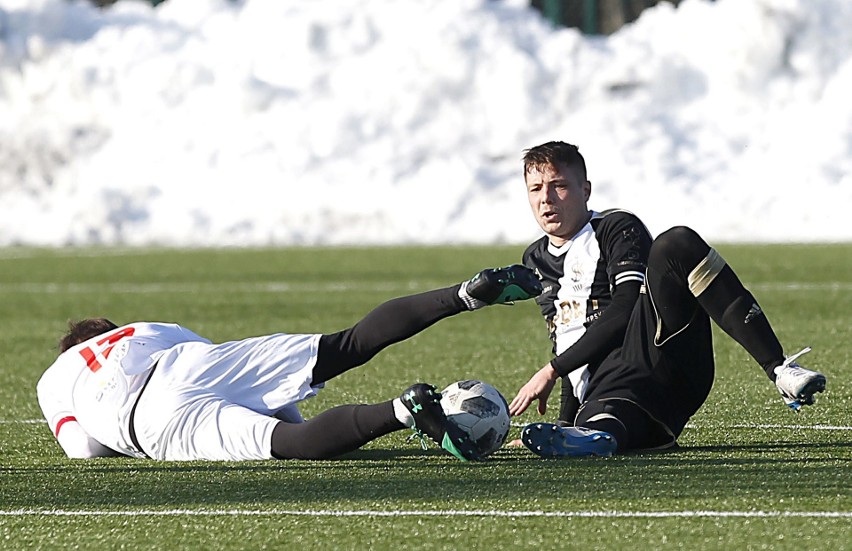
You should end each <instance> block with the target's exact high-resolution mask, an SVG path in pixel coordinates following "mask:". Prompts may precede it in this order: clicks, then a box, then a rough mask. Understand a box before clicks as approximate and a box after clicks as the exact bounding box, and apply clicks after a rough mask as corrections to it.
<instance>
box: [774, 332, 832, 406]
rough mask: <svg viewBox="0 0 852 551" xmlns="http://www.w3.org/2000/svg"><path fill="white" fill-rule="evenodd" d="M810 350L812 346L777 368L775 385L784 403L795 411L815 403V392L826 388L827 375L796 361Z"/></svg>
mask: <svg viewBox="0 0 852 551" xmlns="http://www.w3.org/2000/svg"><path fill="white" fill-rule="evenodd" d="M810 351H811V349H810V348H805V349H804V350H802V351H801V352H799V353H798V354H793V355H792V356H790V357H789V358H787V359H786V360H784V363H783V364H781V365H779V366H778V367H776V368H775V386H776V387H777V388H778V392H780V393H781V398H783V399H784V403H785V404H787V406H788V407H789V408H790V409H792V410H793V411H795V412H798V411H799V410H800V409H801V408H802V406H810V405H813V403H814V402H815V401H816V399H815V398H814V394H816V393H817V392H822V391H824V390H825V375H823V374H822V373H819V372H817V371H811V370H810V369H805V368H804V367H802V366H800V365H799V364H798V363H797V362H796V358H798V357H799V356H801V355H802V354H805V353H807V352H810Z"/></svg>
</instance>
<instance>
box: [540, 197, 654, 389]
mask: <svg viewBox="0 0 852 551" xmlns="http://www.w3.org/2000/svg"><path fill="white" fill-rule="evenodd" d="M650 247H651V235H650V233H649V232H648V230H647V228H645V225H644V224H643V223H642V221H641V220H639V218H638V217H636V216H635V215H634V214H632V213H630V212H627V211H624V210H615V209H614V210H607V211H604V212H593V213H592V218H591V220H589V222H588V223H587V224H586V225H585V226H584V227H583V228H582V229H581V230H580V232H579V233H577V235H575V236H574V237H573V238H572V239H571V240H570V241H568V242H567V243H565V244H564V245H562V246H561V247H555V246H553V245H552V244H551V243H550V241H549V239H548V237H547V236H544V237H542V238H541V239H539V240H538V241H536V242H534V243H532V244H531V245H530V246H529V247H528V248H527V249H526V251H525V252H524V256H523V263H524V264H525V265H526V266H528V267H530V268H532V269H534V270H535V271H536V272H537V273H538V275H539V277H540V278H541V280H542V285H543V287H544V292H543V293H542V294H541V295H540V296H539V297H537V298H536V302H537V303H538V305H539V307H540V308H541V313H542V314H543V315H544V318H545V320H546V321H547V327H548V331H549V333H550V339H551V341H552V342H553V353H554V355H556V357H555V358H554V360H553V361H552V362H551V365H553V367H554V369H556V371H557V372H558V373H559V374H560V375H561V376H563V377H565V376H567V375H569V374H572V372H574V371H575V370H578V369H581V368H583V367H584V366H586V365H589V364H590V362H592V363H594V362H596V361H598V360H601V359H603V357H605V356H606V355H607V354H609V352H610V351H611V350H612V349H613V348H615V347H618V346H619V345H620V344H621V339H623V336H624V328H625V327H626V325H627V319H628V317H629V314H630V311H631V310H632V308H633V304H634V303H635V299H636V296H637V295H638V288H639V286H640V285H641V284H642V283H643V282H644V280H645V268H646V266H647V261H648V251H649V250H650ZM622 284H626V285H628V286H630V287H631V288H632V294H631V295H630V296H629V297H628V298H627V303H626V304H625V305H624V307H623V308H622V310H623V312H621V313H620V314H619V316H618V319H612V320H605V319H602V315H603V313H604V312H605V311H606V309H607V308H608V307H609V306H610V304H611V303H612V301H613V294H614V292H615V290H616V287H617V286H619V285H622ZM604 318H606V316H604ZM613 318H615V317H613ZM597 321H601V322H602V323H601V324H597V323H596V322H597ZM592 327H594V330H591V328H592ZM581 339H582V340H583V342H582V343H579V344H578V345H577V346H574V345H575V344H577V343H578V341H580V340H581ZM591 367H592V368H593V367H594V366H593V365H592V366H591ZM571 378H572V380H573V378H574V377H573V376H572V377H571ZM575 387H576V384H575ZM578 397H580V395H579V394H578Z"/></svg>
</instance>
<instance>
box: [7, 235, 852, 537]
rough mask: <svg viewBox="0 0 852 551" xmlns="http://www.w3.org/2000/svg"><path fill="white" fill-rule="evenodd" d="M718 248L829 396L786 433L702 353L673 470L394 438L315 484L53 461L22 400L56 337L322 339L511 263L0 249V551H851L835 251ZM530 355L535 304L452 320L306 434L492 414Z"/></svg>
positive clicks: (288, 465) (338, 393)
mask: <svg viewBox="0 0 852 551" xmlns="http://www.w3.org/2000/svg"><path fill="white" fill-rule="evenodd" d="M718 248H719V250H720V252H721V253H722V254H723V256H725V258H726V259H728V261H729V262H730V264H731V265H732V266H733V267H734V268H735V269H736V270H737V272H738V273H739V274H740V276H741V278H742V279H743V281H744V282H745V283H746V285H747V286H748V287H749V288H750V289H751V290H752V291H753V292H754V294H755V295H756V296H757V297H758V299H759V300H760V302H761V305H762V306H763V308H764V310H765V311H766V312H767V314H768V316H769V319H770V321H771V322H772V323H773V326H774V327H775V329H776V331H777V333H778V335H779V337H780V338H781V341H782V343H783V344H784V346H785V349H786V351H787V352H788V353H793V352H797V351H798V350H799V349H800V348H802V347H804V346H812V347H813V349H814V350H813V352H811V353H810V354H808V355H806V356H803V357H802V358H801V359H800V361H801V363H802V364H803V365H805V366H808V367H811V368H814V369H818V370H820V371H822V372H823V373H825V374H826V375H827V377H828V390H827V391H826V392H825V393H824V394H822V395H819V398H818V402H817V405H816V406H814V407H811V408H805V409H804V410H803V411H802V413H800V414H798V415H797V414H794V413H793V412H791V411H789V410H787V408H786V407H785V406H784V405H783V403H782V402H781V399H780V397H779V396H778V394H777V391H776V390H775V388H774V385H772V384H771V383H770V382H769V381H768V379H766V377H765V375H764V374H763V372H762V371H761V369H760V368H759V367H758V366H757V364H756V363H755V362H754V361H752V360H751V359H750V357H749V356H748V355H747V354H746V353H745V352H744V351H743V350H742V349H741V348H739V347H738V346H737V345H736V344H735V343H733V341H731V340H730V339H729V338H728V337H727V336H725V335H724V334H722V333H721V332H720V331H716V332H715V336H716V360H717V371H718V373H717V379H716V384H715V386H714V389H713V391H712V393H711V395H710V397H709V399H708V402H707V404H706V405H705V406H704V408H703V409H702V410H701V411H699V413H698V414H697V415H696V416H695V417H694V418H693V420H692V421H691V423H690V424H689V426H688V427H687V429H686V430H685V432H684V433H683V435H682V436H681V439H680V443H681V446H682V448H681V449H680V450H679V451H677V452H671V453H657V454H653V453H649V454H639V455H626V456H618V457H613V458H608V459H585V458H584V459H567V460H546V461H545V460H540V459H538V458H536V457H535V456H533V455H531V454H530V453H529V452H527V451H526V450H525V449H523V448H520V449H518V448H504V449H502V450H500V451H498V452H497V453H496V454H495V455H494V456H493V457H492V459H491V460H490V461H487V462H485V463H482V464H475V465H471V464H464V463H461V462H459V461H457V460H456V459H454V458H453V457H451V456H449V455H446V454H444V453H442V452H440V451H439V450H437V449H435V448H434V447H431V448H430V449H429V450H427V451H423V450H421V449H420V446H419V444H418V443H417V442H416V441H409V440H408V439H407V434H406V433H403V432H399V433H395V434H392V435H389V436H387V437H384V438H381V439H379V440H376V441H374V442H372V443H371V444H370V445H368V446H367V447H365V448H364V449H362V450H359V451H357V452H354V453H351V454H349V455H346V456H344V457H342V458H339V459H336V460H330V461H316V462H307V461H286V462H273V461H269V462H243V463H205V462H190V463H156V462H153V461H148V460H136V459H124V458H113V459H96V460H69V459H67V458H65V457H64V455H63V453H62V451H61V449H60V448H59V447H58V445H57V444H56V443H55V442H54V440H53V437H52V435H51V434H50V431H49V429H48V428H47V426H46V424H45V423H44V422H42V421H41V420H40V419H41V413H40V410H39V408H38V404H37V402H36V398H35V391H34V387H35V383H36V381H37V380H38V377H39V375H40V374H41V372H42V371H43V370H44V369H45V368H46V367H47V366H48V365H49V364H50V363H51V362H52V361H53V359H54V358H55V354H56V349H55V344H56V340H57V338H58V337H59V336H60V335H61V333H62V332H63V330H64V328H65V324H66V322H67V320H69V319H78V318H81V317H90V316H106V317H109V318H110V319H112V320H113V321H115V322H116V323H119V324H121V323H128V322H131V321H139V320H145V321H173V322H177V323H180V324H182V325H184V326H186V327H189V328H190V329H192V330H194V331H196V332H198V333H199V334H201V335H204V336H206V337H208V338H211V339H213V340H214V341H225V340H233V339H238V338H243V337H248V336H252V335H260V334H267V333H274V332H291V333H322V332H332V331H337V330H340V329H343V328H345V327H347V326H349V325H351V324H353V323H355V322H356V321H358V319H359V318H360V317H361V316H362V315H364V314H365V313H366V312H367V311H369V310H370V309H371V308H372V307H374V306H375V305H377V304H379V303H380V302H381V301H383V300H386V299H389V298H393V297H396V296H400V295H403V294H409V293H413V292H418V291H425V290H429V289H432V288H436V287H440V286H448V285H451V284H454V283H457V282H458V281H461V280H463V279H467V278H468V277H470V276H471V275H473V274H474V273H476V272H477V271H479V270H480V269H481V268H484V267H488V266H500V265H507V264H511V263H514V262H516V261H517V260H518V259H519V257H520V253H521V251H522V247H511V246H503V247H487V248H486V247H423V248H346V249H343V248H341V249H334V248H320V249H307V248H306V249H270V250H244V249H231V250H200V251H183V250H181V251H172V250H115V249H104V250H100V249H85V250H67V251H54V250H33V249H5V250H0V477H2V480H0V546H2V547H3V548H4V549H58V548H81V549H119V548H134V547H147V548H175V549H180V548H186V549H263V548H270V549H271V548H283V547H285V546H300V548H301V547H302V546H303V547H304V548H305V549H464V548H469V549H497V548H506V549H513V548H520V549H551V548H553V549H556V548H558V549H622V548H627V547H631V548H648V547H651V548H683V549H815V548H825V549H852V543H850V540H852V538H850V534H852V461H850V460H852V383H850V379H852V353H850V343H852V245H844V244H840V245H783V246H782V245H761V246H757V245H738V246H732V245H727V246H719V247H718ZM549 349H550V344H549V341H548V339H547V335H546V331H545V328H544V323H543V321H542V320H541V319H540V316H539V315H538V312H537V308H536V306H535V305H534V304H532V303H529V302H528V303H520V304H517V305H515V306H512V307H503V306H500V307H491V308H488V309H485V310H483V311H479V312H474V313H465V314H462V315H459V316H456V317H453V318H449V319H446V320H443V321H441V322H440V323H438V324H437V325H435V326H434V327H432V328H430V329H428V330H427V331H426V332H424V333H422V334H420V335H418V336H416V337H414V338H412V339H410V340H409V341H406V342H403V343H399V344H396V345H394V346H392V347H390V348H389V349H387V350H385V351H384V352H383V353H381V354H380V355H379V356H377V357H376V358H375V359H374V360H373V361H372V362H370V363H369V364H368V365H366V366H364V367H362V368H359V369H356V370H354V371H351V372H349V373H346V374H344V375H343V376H341V377H339V378H338V379H335V380H333V381H332V382H330V383H329V384H328V385H327V387H326V389H325V390H324V391H322V392H321V393H320V395H319V396H317V397H316V398H313V399H311V400H308V401H306V402H305V403H304V404H303V407H302V411H303V413H304V414H305V416H307V417H310V416H312V415H315V414H316V413H318V412H320V411H323V410H325V409H327V408H329V407H332V406H334V405H338V404H343V403H361V402H376V401H380V400H386V399H388V398H391V397H394V396H396V395H398V394H399V393H400V392H401V391H402V390H403V389H404V388H405V387H407V386H409V385H410V384H412V383H413V382H417V381H420V380H423V381H427V382H431V383H433V384H435V385H438V386H439V387H442V386H444V385H446V384H449V383H450V382H452V381H455V380H458V379H465V378H478V379H483V380H485V381H488V382H490V383H492V384H494V385H495V386H497V387H498V388H499V389H500V390H501V391H503V393H504V394H505V395H506V397H507V398H508V399H511V398H512V396H514V392H515V391H516V390H517V389H518V388H519V387H520V386H521V385H522V384H523V383H524V382H526V380H527V378H528V377H529V376H530V375H531V374H532V373H533V372H535V370H537V369H538V368H539V367H540V366H541V365H543V364H544V363H545V362H547V361H548V360H549ZM556 401H557V400H556V397H554V398H553V400H552V401H551V402H552V403H551V406H552V407H553V409H554V410H555V409H556V406H557V403H556ZM537 419H539V416H538V415H537V414H535V413H533V412H532V411H529V412H527V413H525V414H524V415H523V416H521V417H520V418H518V419H515V422H516V424H517V425H520V424H523V423H527V422H532V421H535V420H537ZM545 419H547V420H552V417H550V416H549V415H548V416H546V417H545ZM519 430H520V427H519V426H514V427H513V433H512V436H513V437H514V436H517V434H518V432H519Z"/></svg>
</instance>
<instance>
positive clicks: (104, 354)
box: [80, 327, 136, 373]
mask: <svg viewBox="0 0 852 551" xmlns="http://www.w3.org/2000/svg"><path fill="white" fill-rule="evenodd" d="M135 331H136V329H135V328H133V327H125V328H124V329H122V330H121V331H117V332H115V333H113V334H112V335H107V336H106V337H104V338H102V339H101V340H99V341H97V342H96V343H95V346H96V347H97V350H92V347H90V346H87V347H85V348H83V349H82V350H80V355H81V356H83V359H84V360H86V365H87V366H89V369H91V370H92V373H94V372H96V371H97V370H98V369H100V368H101V367H102V364H101V362H102V361H106V359H107V358H109V353H110V352H112V349H113V347H115V343H117V342H118V341H120V340H121V339H123V338H124V337H129V336H130V335H132V334H133V333H134V332H135Z"/></svg>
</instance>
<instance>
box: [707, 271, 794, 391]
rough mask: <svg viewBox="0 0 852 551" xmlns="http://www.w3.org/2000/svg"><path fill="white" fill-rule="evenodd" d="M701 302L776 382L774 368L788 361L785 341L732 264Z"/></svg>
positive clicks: (714, 281) (720, 275)
mask: <svg viewBox="0 0 852 551" xmlns="http://www.w3.org/2000/svg"><path fill="white" fill-rule="evenodd" d="M698 302H699V304H701V307H702V308H704V310H705V311H706V312H707V313H708V314H709V315H710V317H711V318H712V319H713V321H715V322H716V323H717V324H718V325H719V327H721V328H722V330H724V331H725V333H727V334H728V335H730V336H731V337H732V338H733V339H734V340H735V341H737V342H738V343H739V344H740V345H741V346H742V347H743V348H745V349H746V351H747V352H748V353H749V354H751V355H752V357H754V359H755V360H757V362H758V363H759V364H760V365H761V366H762V367H763V369H764V371H766V375H767V376H768V377H769V378H770V379H771V380H772V381H774V380H775V372H774V369H775V367H777V366H779V365H781V363H782V362H783V361H784V351H783V349H782V347H781V343H780V342H778V337H777V336H776V335H775V332H774V331H773V330H772V326H771V325H770V324H769V320H768V319H766V315H765V314H764V313H763V310H762V309H761V308H760V306H759V305H758V303H757V301H756V300H755V298H754V297H753V296H752V294H751V293H750V292H749V291H748V290H747V289H746V288H745V287H743V284H742V283H741V282H740V280H739V278H738V277H737V275H736V274H735V273H734V271H733V270H731V267H730V266H725V267H724V268H723V269H722V271H721V272H719V274H718V275H717V276H716V278H715V279H714V280H713V282H712V283H711V284H710V285H709V286H708V287H707V288H706V289H705V290H704V292H703V293H701V294H700V295H699V296H698Z"/></svg>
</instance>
